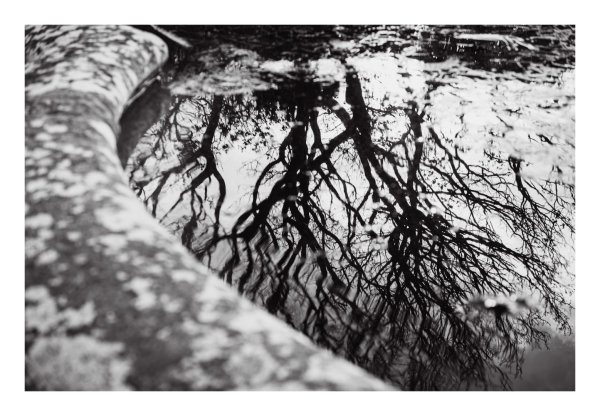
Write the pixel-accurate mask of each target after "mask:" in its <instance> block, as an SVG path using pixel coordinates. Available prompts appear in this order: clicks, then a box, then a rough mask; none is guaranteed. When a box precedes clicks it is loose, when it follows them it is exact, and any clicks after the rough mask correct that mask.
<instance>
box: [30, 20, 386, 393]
mask: <svg viewBox="0 0 600 416" xmlns="http://www.w3.org/2000/svg"><path fill="white" fill-rule="evenodd" d="M167 54H168V51H167V47H166V45H165V44H164V43H163V42H162V41H161V40H160V39H158V38H157V37H155V36H154V35H151V34H148V33H144V32H140V31H138V30H135V29H133V28H130V27H122V26H121V27H104V26H102V27H100V26H85V27H66V26H50V27H49V26H45V27H39V26H35V27H27V28H26V57H27V58H26V64H25V68H26V123H25V124H26V156H25V174H26V197H25V201H26V221H25V227H26V228H25V234H26V256H25V280H26V295H25V296H26V299H25V301H26V388H27V389H43V390H129V389H136V390H235V389H238V390H258V389H263V390H389V389H392V388H391V387H389V386H388V385H386V384H385V383H383V382H382V381H380V380H379V379H377V378H375V377H373V376H371V375H370V374H368V373H366V372H365V371H364V370H362V369H360V368H358V367H356V366H355V365H353V364H351V363H349V362H347V361H345V360H342V359H340V358H337V357H335V356H333V355H332V354H331V353H330V352H328V351H325V350H322V349H319V348H317V347H316V346H315V345H314V344H313V343H312V342H311V341H310V340H309V339H308V338H306V337H305V336H304V335H302V334H300V333H298V332H296V331H295V330H293V329H292V328H290V327H288V326H287V325H286V324H285V323H283V322H281V321H279V320H278V319H276V318H275V317H273V316H271V315H269V314H268V313H267V312H265V311H263V310H261V309H259V308H258V307H256V306H255V305H253V304H251V303H250V302H249V301H247V300H245V299H243V298H241V297H240V296H238V295H237V294H236V293H235V292H234V291H233V290H232V289H230V288H229V287H227V286H226V285H225V284H224V283H223V282H222V281H221V280H219V279H218V278H216V277H214V276H211V275H210V272H209V271H208V270H207V269H206V268H205V267H203V266H202V265H201V264H199V263H198V262H197V261H196V260H195V259H194V258H193V257H192V256H191V255H190V254H189V253H188V252H187V251H186V250H185V248H184V247H183V246H181V244H180V243H179V242H178V241H176V240H175V239H174V238H173V237H172V236H171V235H169V233H168V232H167V231H166V230H165V229H164V228H163V227H162V226H161V225H160V224H159V223H158V222H157V221H156V220H155V219H154V218H152V217H151V215H150V214H149V213H148V212H147V211H146V209H145V207H144V206H143V204H142V203H141V202H140V201H139V200H138V199H137V198H136V197H135V195H134V194H133V192H131V191H130V189H129V187H128V184H127V181H126V178H125V177H124V173H123V170H122V168H121V166H120V163H119V160H118V157H117V154H116V146H115V143H116V137H117V134H116V133H117V131H118V119H119V116H120V114H121V112H122V111H123V108H124V106H125V104H126V102H127V99H128V98H129V95H130V94H131V93H132V92H133V90H134V88H135V87H136V86H137V85H138V84H139V83H140V82H142V81H143V80H144V78H145V77H147V76H148V75H149V74H150V73H152V72H153V70H155V69H156V68H158V67H159V66H161V65H162V64H163V63H164V62H165V60H166V59H167Z"/></svg>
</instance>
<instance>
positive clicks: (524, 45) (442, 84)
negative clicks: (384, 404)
mask: <svg viewBox="0 0 600 416" xmlns="http://www.w3.org/2000/svg"><path fill="white" fill-rule="evenodd" d="M166 29H168V30H170V31H171V32H172V33H174V34H177V35H178V36H181V37H183V38H185V39H186V40H187V41H188V42H190V43H191V44H192V47H191V48H190V49H180V50H177V51H176V52H175V53H174V54H173V56H172V62H171V64H172V66H171V69H170V72H169V73H167V74H164V75H163V77H164V79H166V80H167V81H168V83H167V84H168V87H169V88H170V90H171V92H172V94H173V95H172V99H171V105H170V108H169V110H168V112H167V114H166V115H165V116H164V117H163V118H162V119H161V120H160V121H159V122H158V123H156V124H155V125H154V126H153V127H152V128H151V129H150V130H149V131H148V132H147V133H146V135H145V136H144V137H143V139H142V140H141V141H140V143H139V144H138V146H137V147H136V149H135V150H134V153H133V155H132V157H131V158H130V159H129V162H128V173H129V175H130V181H131V186H132V188H133V189H134V191H135V192H136V193H137V195H138V196H139V197H140V198H141V199H142V200H143V201H144V202H145V203H146V204H147V206H148V208H149V210H150V211H151V212H152V213H153V215H155V216H156V217H157V218H159V219H160V220H161V222H162V223H163V224H164V225H165V226H167V227H169V229H171V230H172V232H173V233H174V234H175V235H176V236H178V238H180V239H181V242H182V243H183V244H184V245H185V246H186V247H187V248H188V249H189V250H190V251H191V252H192V253H194V254H195V255H196V257H197V258H198V259H199V260H200V261H201V262H203V263H204V264H205V265H207V266H208V267H210V268H211V269H212V270H214V271H215V272H216V273H217V274H218V275H220V276H221V277H222V278H223V279H224V280H225V281H227V282H228V283H229V284H231V285H232V286H234V287H235V288H237V289H238V290H239V292H240V293H243V294H244V295H245V296H246V297H248V298H250V299H251V300H253V301H254V302H255V303H257V304H258V305H261V306H262V307H264V308H265V309H267V310H268V311H269V312H270V313H272V314H274V315H276V316H278V317H280V318H281V319H283V320H285V321H286V322H287V323H288V324H290V325H291V326H293V327H294V328H296V329H298V330H300V331H302V332H303V333H305V334H306V335H308V336H309V337H310V338H311V339H312V340H314V341H315V342H316V343H318V344H319V345H321V346H323V347H326V348H328V349H330V350H332V351H334V352H335V353H336V354H339V355H341V356H344V357H346V358H347V359H349V360H350V361H352V362H354V363H357V364H358V365H360V366H361V367H363V368H365V369H367V370H368V371H370V372H372V373H374V374H376V375H378V376H379V377H381V378H383V379H385V380H387V381H389V382H391V383H393V384H396V385H398V386H400V387H402V388H404V389H410V390H457V389H494V388H511V384H512V381H511V378H512V376H513V375H518V374H519V373H520V371H521V369H522V364H523V354H524V352H525V350H526V348H528V346H540V345H545V344H546V343H547V342H548V341H549V340H550V335H549V333H548V332H547V331H546V330H544V327H545V326H546V325H547V324H548V323H551V324H552V325H554V326H555V327H556V328H558V330H559V331H560V332H561V333H563V334H566V335H569V334H571V331H572V328H571V324H570V322H569V314H570V311H571V309H572V307H571V304H570V300H569V299H570V294H571V293H572V291H573V285H572V283H573V279H574V274H573V270H572V258H573V257H574V252H573V247H572V246H573V238H574V204H575V191H574V169H575V166H574V144H575V139H574V100H575V97H574V79H573V70H574V29H573V28H570V27H549V26H542V27H529V26H528V27H492V26H484V27H460V28H458V27H423V26H419V27H362V26H352V27H328V26H320V27H310V26H302V27H275V26H268V27H267V26H265V27H249V26H244V27H234V26H219V27H207V26H200V27H192V26H185V27H171V28H166ZM519 385H520V386H522V385H523V383H520V384H519ZM524 388H527V387H524Z"/></svg>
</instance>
